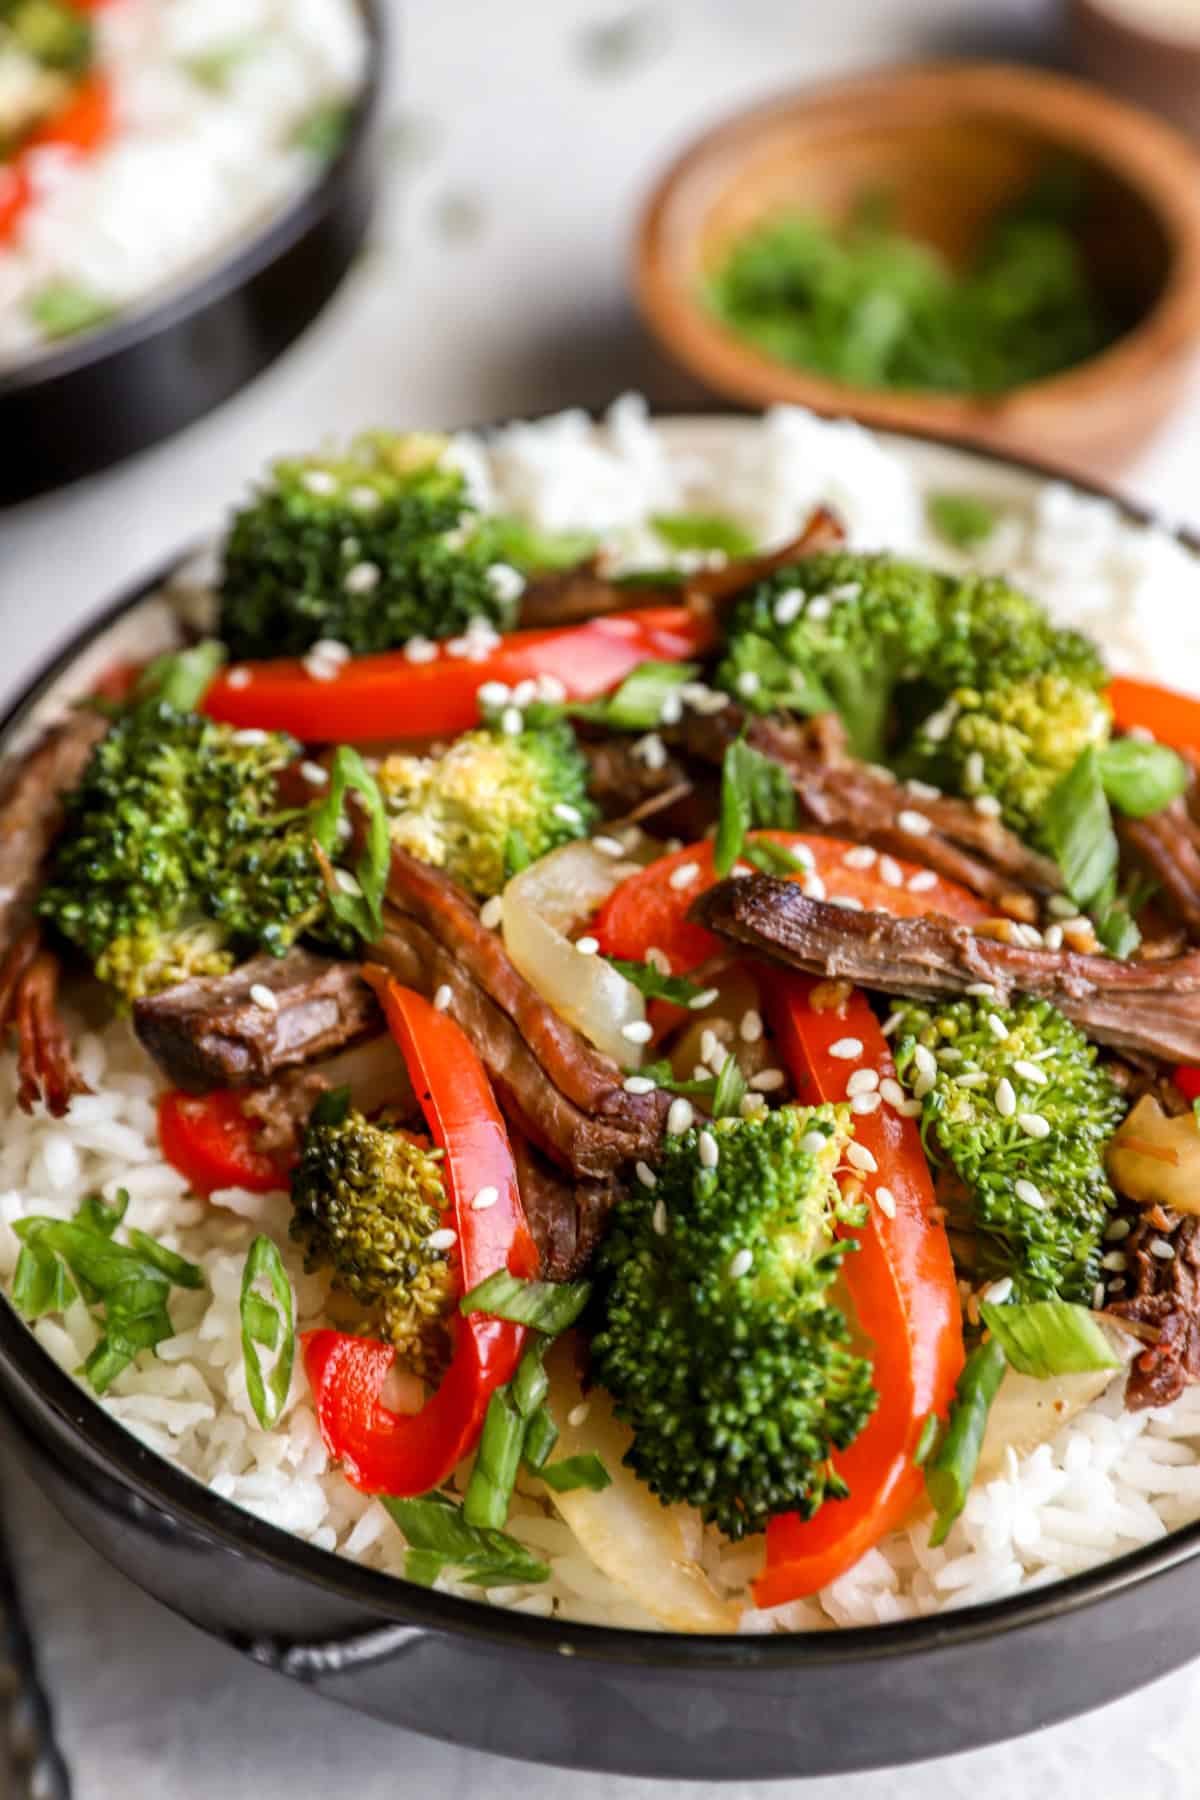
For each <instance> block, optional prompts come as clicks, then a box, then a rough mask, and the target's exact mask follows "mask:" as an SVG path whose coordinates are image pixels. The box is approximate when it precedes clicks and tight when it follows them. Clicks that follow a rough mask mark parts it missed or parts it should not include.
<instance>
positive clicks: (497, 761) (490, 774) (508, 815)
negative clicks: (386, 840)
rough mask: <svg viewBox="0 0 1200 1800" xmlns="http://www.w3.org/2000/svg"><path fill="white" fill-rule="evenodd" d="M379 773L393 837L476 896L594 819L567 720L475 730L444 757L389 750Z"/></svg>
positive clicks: (493, 889)
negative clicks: (513, 732) (394, 753)
mask: <svg viewBox="0 0 1200 1800" xmlns="http://www.w3.org/2000/svg"><path fill="white" fill-rule="evenodd" d="M376 779H377V781H378V783H379V788H380V791H381V793H382V794H383V797H384V804H385V805H386V807H387V809H388V812H389V814H390V815H391V816H390V819H389V829H390V832H391V836H392V841H393V843H396V844H399V845H400V847H401V848H402V849H404V850H407V851H408V852H409V853H410V854H411V855H413V856H417V857H420V858H421V860H422V861H423V862H428V863H433V864H434V865H435V867H437V868H440V869H445V870H446V871H447V873H448V874H450V875H452V876H453V877H454V879H455V880H456V881H459V882H461V883H462V885H463V886H464V887H466V888H468V889H470V891H471V892H472V893H473V894H478V895H490V894H496V893H498V892H499V891H500V889H501V888H502V887H503V886H504V883H505V881H506V880H507V879H508V878H509V876H511V875H513V874H515V873H516V872H517V870H518V869H520V868H523V867H524V866H525V864H526V863H528V862H535V861H536V860H537V858H538V857H540V856H545V855H546V854H547V852H548V851H550V850H553V849H555V848H556V847H557V846H558V845H559V844H565V843H567V842H568V841H569V840H570V839H571V838H576V837H580V836H581V835H582V834H583V833H584V832H585V831H586V830H587V828H588V826H589V824H590V823H591V821H592V819H593V818H594V817H595V808H594V807H593V806H592V804H591V802H590V801H589V799H588V797H587V779H588V769H587V764H586V762H585V761H584V759H583V757H582V756H581V755H580V752H579V749H578V747H577V746H576V743H575V739H574V736H573V735H572V732H571V730H570V728H569V727H568V726H567V725H564V724H562V723H561V722H558V723H553V724H547V725H539V726H534V727H528V728H526V729H525V730H523V731H521V732H519V733H518V734H516V735H510V734H509V733H507V732H505V731H503V730H491V729H489V728H484V729H481V730H479V731H471V732H468V733H466V735H465V736H463V737H460V738H459V739H458V740H457V742H455V743H454V744H452V745H451V746H450V748H449V749H448V750H446V751H444V752H443V753H442V755H440V756H406V755H399V756H390V757H388V758H387V760H386V761H385V762H384V763H383V764H382V765H381V767H380V769H379V771H378V774H377V777H376Z"/></svg>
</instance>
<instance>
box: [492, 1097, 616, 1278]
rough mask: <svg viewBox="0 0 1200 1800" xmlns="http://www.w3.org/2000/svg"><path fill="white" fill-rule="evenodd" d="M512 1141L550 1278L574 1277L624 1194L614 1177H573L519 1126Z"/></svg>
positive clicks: (520, 1183) (521, 1184)
mask: <svg viewBox="0 0 1200 1800" xmlns="http://www.w3.org/2000/svg"><path fill="white" fill-rule="evenodd" d="M509 1141H510V1143H511V1144H512V1149H513V1158H514V1160H515V1162H516V1165H517V1184H518V1186H519V1188H520V1190H521V1204H522V1206H523V1207H524V1208H525V1217H526V1218H527V1219H528V1220H529V1228H530V1230H531V1231H532V1232H533V1238H534V1242H535V1243H536V1245H537V1247H538V1254H539V1256H540V1257H541V1263H542V1276H543V1279H544V1280H546V1281H574V1279H575V1277H576V1276H577V1275H581V1274H582V1273H583V1271H584V1269H585V1268H586V1267H587V1265H588V1263H589V1262H590V1261H591V1259H592V1254H593V1252H594V1251H595V1248H596V1246H597V1244H598V1243H599V1242H600V1239H601V1238H602V1237H603V1235H604V1227H605V1223H606V1222H607V1219H608V1215H609V1213H610V1212H611V1211H612V1209H613V1207H614V1205H615V1204H616V1202H617V1199H618V1198H619V1196H620V1193H621V1187H620V1184H619V1183H618V1182H616V1181H614V1180H611V1179H609V1180H604V1181H588V1180H573V1179H572V1178H571V1177H570V1176H568V1175H564V1174H563V1172H562V1170H561V1169H556V1168H555V1167H554V1166H553V1164H552V1163H549V1162H547V1160H546V1158H545V1157H544V1156H541V1155H540V1154H539V1153H538V1151H536V1150H535V1149H534V1147H533V1145H532V1144H531V1143H530V1142H529V1140H528V1138H527V1137H526V1136H525V1134H524V1132H523V1131H521V1130H520V1128H519V1126H515V1125H512V1124H510V1126H509Z"/></svg>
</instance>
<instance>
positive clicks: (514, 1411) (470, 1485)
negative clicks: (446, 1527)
mask: <svg viewBox="0 0 1200 1800" xmlns="http://www.w3.org/2000/svg"><path fill="white" fill-rule="evenodd" d="M524 1442H525V1420H524V1418H523V1417H522V1415H521V1413H520V1410H519V1409H518V1407H517V1405H516V1402H515V1401H514V1399H513V1397H512V1394H511V1392H510V1391H509V1388H508V1387H507V1386H505V1387H499V1388H497V1389H496V1390H495V1392H494V1393H493V1394H492V1396H491V1398H490V1399H489V1401H488V1405H487V1412H486V1413H485V1415H484V1420H483V1430H482V1432H481V1433H480V1437H479V1448H478V1449H477V1450H476V1452H475V1466H474V1468H473V1469H472V1470H471V1477H470V1480H469V1481H468V1482H467V1491H466V1493H465V1494H464V1495H463V1518H464V1519H465V1520H466V1522H467V1524H468V1525H474V1526H475V1527H476V1528H477V1529H480V1530H491V1531H499V1530H500V1529H501V1527H502V1526H503V1524H504V1521H505V1519H507V1517H508V1508H509V1502H510V1501H511V1500H512V1492H513V1485H514V1483H515V1482H516V1479H517V1470H518V1469H519V1467H520V1466H521V1448H522V1445H523V1444H524Z"/></svg>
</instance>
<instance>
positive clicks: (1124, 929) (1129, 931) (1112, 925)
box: [1092, 900, 1142, 959]
mask: <svg viewBox="0 0 1200 1800" xmlns="http://www.w3.org/2000/svg"><path fill="white" fill-rule="evenodd" d="M1092 923H1093V925H1094V927H1095V931H1096V936H1097V938H1098V939H1099V940H1100V942H1101V943H1102V944H1103V945H1104V948H1105V949H1106V950H1107V951H1108V953H1109V955H1110V956H1116V957H1120V958H1122V959H1124V958H1125V957H1127V956H1132V955H1133V953H1134V951H1135V950H1136V949H1137V947H1138V945H1139V944H1140V943H1141V941H1142V934H1141V931H1140V930H1139V929H1138V923H1137V920H1136V919H1135V918H1134V917H1133V914H1132V913H1131V911H1130V909H1129V907H1128V905H1127V904H1126V902H1125V901H1123V900H1112V901H1109V902H1108V904H1107V905H1106V906H1104V907H1103V908H1102V909H1099V910H1097V911H1096V913H1095V915H1094V917H1093V920H1092Z"/></svg>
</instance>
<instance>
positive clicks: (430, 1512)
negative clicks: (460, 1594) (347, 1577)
mask: <svg viewBox="0 0 1200 1800" xmlns="http://www.w3.org/2000/svg"><path fill="white" fill-rule="evenodd" d="M380 1501H381V1503H382V1505H383V1506H384V1507H385V1508H386V1510H387V1511H388V1512H389V1513H390V1514H391V1516H392V1518H393V1519H394V1521H395V1523H396V1524H397V1525H398V1526H399V1527H400V1529H401V1531H402V1532H403V1533H404V1536H405V1538H406V1540H407V1542H408V1544H409V1547H410V1548H409V1556H410V1557H411V1556H412V1555H413V1554H414V1553H419V1554H420V1556H421V1558H422V1560H421V1562H420V1563H419V1564H418V1565H417V1567H418V1568H419V1569H420V1570H421V1574H419V1575H418V1576H416V1577H414V1578H415V1579H424V1580H426V1582H427V1583H428V1582H431V1581H432V1580H434V1579H436V1576H437V1574H440V1572H441V1568H449V1569H452V1570H453V1571H454V1572H455V1573H456V1574H457V1575H459V1576H460V1577H461V1578H462V1579H463V1580H466V1581H472V1582H475V1583H476V1584H477V1585H478V1586H481V1587H485V1586H488V1585H497V1584H502V1585H505V1586H509V1585H511V1586H513V1587H518V1586H525V1585H530V1586H532V1585H533V1584H534V1583H535V1582H539V1581H546V1580H548V1579H549V1575H550V1570H549V1568H548V1566H547V1565H546V1564H545V1563H544V1562H539V1561H538V1559H537V1558H536V1557H535V1556H534V1555H533V1554H532V1552H530V1551H529V1550H527V1549H526V1548H525V1546H524V1544H519V1543H518V1542H517V1540H516V1538H514V1537H510V1536H509V1534H508V1533H507V1532H505V1531H492V1530H482V1529H479V1528H477V1527H476V1526H473V1525H471V1524H470V1523H469V1521H468V1520H467V1519H466V1518H464V1516H463V1513H462V1510H461V1508H459V1507H457V1506H453V1505H447V1503H446V1502H445V1500H444V1499H443V1498H442V1497H441V1496H440V1495H433V1494H426V1495H425V1496H424V1498H422V1499H419V1500H404V1499H400V1498H397V1497H396V1496H394V1495H391V1494H381V1495H380ZM435 1557H436V1558H439V1559H440V1563H441V1568H439V1569H437V1570H435V1571H433V1573H432V1574H431V1573H430V1570H431V1566H432V1562H431V1559H433V1558H435ZM406 1573H407V1570H406Z"/></svg>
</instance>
